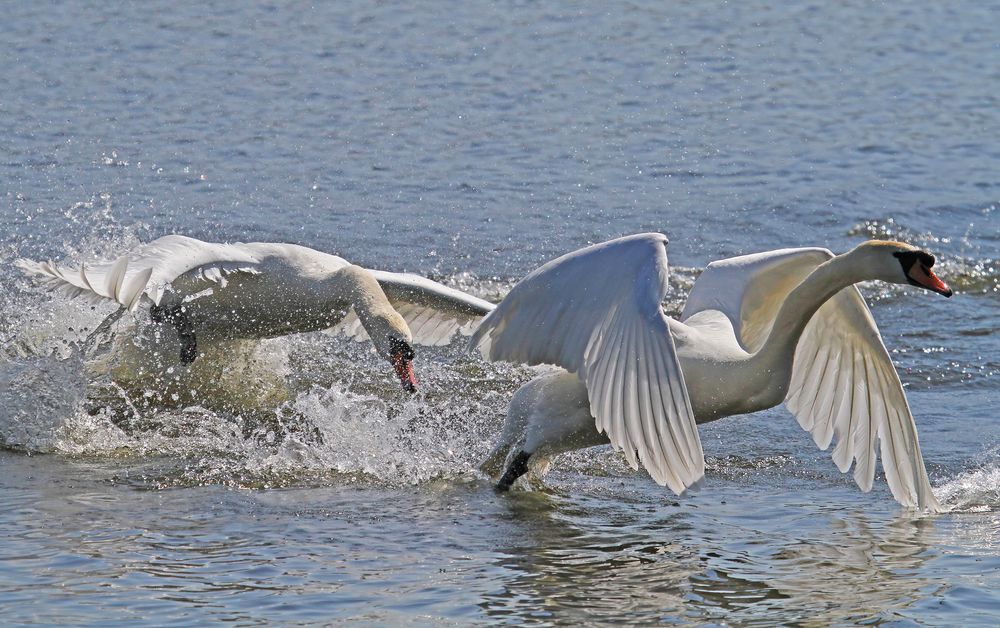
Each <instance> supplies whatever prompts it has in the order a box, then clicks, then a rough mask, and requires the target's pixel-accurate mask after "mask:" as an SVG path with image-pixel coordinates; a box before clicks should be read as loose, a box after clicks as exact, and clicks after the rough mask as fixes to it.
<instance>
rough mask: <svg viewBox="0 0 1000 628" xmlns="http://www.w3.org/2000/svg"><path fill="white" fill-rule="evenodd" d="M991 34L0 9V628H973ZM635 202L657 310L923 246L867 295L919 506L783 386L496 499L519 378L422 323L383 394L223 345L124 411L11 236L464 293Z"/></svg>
mask: <svg viewBox="0 0 1000 628" xmlns="http://www.w3.org/2000/svg"><path fill="white" fill-rule="evenodd" d="M998 23H1000V5H997V4H995V3H971V2H970V3H966V2H962V3H948V4H940V5H938V4H931V3H894V4H869V3H847V4H843V3H829V4H795V5H791V6H786V5H785V4H784V3H771V2H765V1H763V0H753V1H750V2H741V3H725V2H722V3H707V2H706V3H695V2H684V3H660V2H632V3H629V4H627V5H621V6H614V5H607V6H605V5H594V6H577V5H574V4H569V3H567V4H561V5H557V4H554V3H543V4H533V3H512V4H490V5H476V4H469V3H458V2H438V3H434V4H433V6H425V7H422V8H420V9H413V8H406V7H402V6H396V5H393V4H390V3H386V4H376V3H365V2H338V3H319V4H318V6H309V5H306V4H288V5H286V4H281V3H275V4H267V3H252V2H246V3H236V4H228V3H227V4H223V3H220V4H217V5H211V4H210V5H209V6H204V3H203V4H198V5H187V6H173V5H155V6H153V5H148V4H145V3H133V4H127V5H123V6H119V5H107V6H104V5H100V4H98V5H91V4H88V3H83V2H76V1H69V2H64V3H60V4H59V5H47V4H42V3H17V4H13V5H11V6H8V7H7V8H6V17H5V19H4V20H3V21H0V63H2V69H3V71H2V72H0V181H2V182H3V183H2V186H3V197H2V201H0V213H2V214H0V215H2V218H3V227H2V228H0V263H2V265H3V268H4V269H6V270H7V272H5V273H2V274H0V340H2V341H3V356H4V357H3V358H2V359H0V442H2V444H3V445H4V449H3V450H2V452H0V466H2V473H0V485H2V488H0V535H2V537H3V538H4V539H5V540H4V543H3V548H2V550H0V611H2V613H3V617H4V620H5V622H7V623H30V622H43V623H83V624H88V623H91V624H96V623H102V624H103V623H109V622H117V623H124V622H129V623H152V624H167V623H177V624H190V623H199V622H204V621H209V620H232V621H238V622H241V623H253V622H281V623H293V622H304V623H330V622H334V623H335V622H341V621H349V620H360V621H365V622H367V623H379V624H386V623H390V624H410V623H412V624H434V625H441V624H459V625H467V624H473V623H500V622H509V623H517V624H522V623H536V624H579V623H588V624H602V623H611V622H632V623H659V622H663V623H680V624H718V625H747V624H753V625H778V624H782V625H787V624H793V623H796V622H798V623H817V624H823V625H826V624H840V625H853V624H856V623H860V622H871V623H880V622H898V623H899V624H900V625H910V624H914V623H916V624H930V625H956V624H963V625H972V624H976V623H979V624H984V625H995V624H996V623H997V622H998V620H1000V598H998V596H997V593H996V592H997V591H998V590H1000V577H998V575H997V574H998V573H1000V570H998V568H1000V552H998V551H997V549H996V548H997V546H998V542H1000V518H998V514H997V513H998V511H1000V492H998V488H997V487H998V485H1000V428H998V425H997V421H996V412H995V410H994V409H995V408H996V406H997V404H1000V387H998V381H1000V358H998V357H997V356H998V355H1000V342H998V340H997V331H998V329H1000V314H998V305H1000V261H998V260H1000V177H998V174H997V173H1000V144H998V143H997V141H996V138H997V137H1000V97H998V96H997V93H1000V90H998V89H997V85H998V84H1000V44H998V39H997V36H996V35H997V29H996V24H998ZM639 231H662V232H664V233H666V234H667V235H668V236H669V237H670V245H669V249H668V254H669V257H670V262H671V266H672V273H673V275H672V279H671V280H672V287H673V289H672V291H671V293H670V295H669V300H668V303H667V304H666V305H667V309H668V310H670V311H673V312H677V311H678V310H679V309H680V308H681V307H682V305H683V302H684V295H685V294H686V291H687V289H688V288H689V287H690V284H691V282H692V281H693V279H694V278H695V277H696V276H697V272H698V269H700V268H702V267H703V266H704V265H705V264H706V263H707V262H709V261H711V260H713V259H718V258H721V257H726V256H730V255H734V254H740V253H746V252H754V251H760V250H767V249H773V248H780V247H787V246H805V245H809V246H816V245H819V246H826V247H829V248H831V249H833V250H835V251H840V250H845V249H846V248H848V247H850V246H853V245H854V244H855V243H857V242H859V241H860V240H862V239H864V238H866V237H883V238H886V237H888V238H893V239H903V240H906V241H908V242H911V243H914V244H917V245H919V246H922V247H925V248H927V249H928V250H930V251H932V252H934V253H935V254H936V255H937V256H938V259H939V267H940V272H939V274H940V275H941V276H942V278H943V279H945V280H946V281H948V282H949V283H950V284H951V285H952V286H953V287H954V288H956V290H957V292H958V294H957V295H956V296H955V297H954V298H952V299H950V300H945V299H941V298H938V297H935V296H934V295H930V294H928V293H923V292H920V293H918V292H917V291H916V290H912V289H908V288H899V287H892V288H887V287H885V286H877V285H869V286H864V288H863V291H864V292H865V294H866V296H867V297H868V298H869V301H870V303H871V304H872V309H873V313H874V315H875V317H876V319H877V320H878V322H879V324H880V326H881V329H882V334H883V337H884V339H885V342H886V344H887V346H888V347H889V349H890V352H891V353H892V356H893V359H894V360H895V361H896V363H897V366H898V369H899V372H900V377H901V379H902V381H903V383H904V385H905V386H906V390H907V395H908V398H909V400H910V403H911V405H912V407H913V409H914V414H915V416H916V420H917V424H918V427H919V430H920V437H921V445H922V449H923V452H924V457H925V460H926V461H927V465H928V471H929V474H930V476H931V481H932V484H933V485H934V487H935V490H936V492H937V493H938V496H939V497H940V498H942V499H943V501H945V502H946V503H948V504H949V505H951V506H953V507H954V508H955V511H954V512H952V513H950V514H946V515H942V516H938V517H924V518H920V517H915V516H913V515H912V514H911V513H906V512H905V511H902V510H900V509H899V508H898V507H897V506H896V504H895V502H893V501H892V500H891V497H890V495H889V492H888V490H887V489H886V487H885V483H884V480H883V479H882V478H881V476H878V477H877V478H876V485H875V488H874V490H873V491H872V492H871V493H870V494H863V493H861V492H859V491H858V490H857V488H856V487H855V486H854V485H853V484H852V483H851V480H850V477H849V476H841V475H840V474H839V473H838V472H837V471H836V468H835V467H834V466H833V465H832V464H831V462H830V460H829V458H828V454H826V453H823V452H819V451H816V450H815V447H814V446H813V444H812V443H811V440H810V438H809V436H808V434H806V433H804V432H802V431H801V430H800V429H799V428H798V426H797V425H796V424H795V422H794V419H792V418H791V416H790V415H789V414H788V413H787V412H786V411H785V410H784V409H782V408H775V409H773V410H770V411H767V412H764V413H760V414H758V415H754V416H749V417H734V418H731V419H727V420H724V421H721V422H719V423H715V424H712V425H709V426H706V427H705V428H703V429H702V439H703V442H704V446H705V451H706V454H707V456H708V473H707V478H706V482H705V485H704V487H702V488H701V490H699V491H698V492H696V493H694V494H692V495H689V496H685V497H683V498H675V497H674V496H673V495H672V494H670V493H669V492H667V491H666V490H665V489H662V488H661V487H658V486H657V485H655V484H654V483H653V482H652V481H651V480H650V479H649V477H648V476H647V475H645V474H644V473H642V472H640V473H633V472H632V471H631V470H630V469H628V467H627V466H626V465H625V464H624V462H623V460H622V459H621V458H620V456H618V455H616V454H613V453H611V452H608V451H605V450H601V449H597V450H591V451H586V452H580V453H576V454H573V455H571V456H567V457H564V458H561V459H559V460H557V461H556V463H555V465H554V469H553V471H552V472H551V473H550V474H549V475H548V476H546V477H545V479H544V480H542V481H540V482H537V483H536V484H535V486H534V490H531V491H521V492H515V493H513V494H511V495H510V496H509V497H502V498H500V497H497V496H496V495H495V494H494V493H493V492H492V491H491V490H490V488H489V485H488V484H487V482H486V480H485V478H483V477H482V476H481V475H480V474H478V472H477V471H476V464H477V462H478V460H479V459H480V458H481V457H482V455H483V454H484V453H485V452H486V451H488V450H489V448H490V446H491V445H492V441H493V439H494V438H495V437H496V435H497V434H498V431H499V427H500V424H501V420H502V414H503V411H504V409H505V407H506V402H507V400H508V399H509V397H510V394H511V393H512V392H513V390H514V389H516V387H517V386H518V385H519V384H520V383H521V382H523V381H525V380H526V379H527V378H528V377H530V373H529V372H528V371H526V370H524V369H519V368H514V367H509V366H499V365H484V364H482V363H481V362H480V361H479V360H478V359H474V358H469V357H467V356H465V355H464V354H463V353H462V351H461V348H458V347H455V348H449V349H445V350H435V351H427V350H425V351H422V352H421V355H420V357H419V359H418V369H420V371H419V373H418V375H419V377H420V378H421V381H422V382H423V383H425V386H424V387H425V390H426V391H427V392H426V393H425V394H424V395H423V396H421V397H418V398H416V399H403V398H402V397H400V396H398V395H397V394H395V393H394V392H392V391H391V390H390V388H389V387H388V386H385V385H383V384H384V383H385V382H383V381H382V380H384V379H386V378H387V375H386V374H385V373H384V370H385V369H384V368H383V367H382V366H381V365H380V364H377V363H376V360H375V359H374V358H373V357H372V356H371V355H369V354H368V353H367V352H366V351H365V350H364V347H358V346H355V345H353V344H351V343H348V342H346V341H343V340H340V339H337V338H332V337H329V336H326V335H322V334H313V335H306V336H300V337H293V338H286V339H279V340H274V341H268V342H266V343H265V344H264V346H263V347H262V348H261V349H259V350H258V351H257V353H252V354H248V355H244V354H239V355H235V356H230V357H231V358H232V360H231V362H230V363H228V364H227V363H221V362H220V364H218V365H217V366H218V369H219V370H218V373H217V375H218V378H217V379H213V382H214V383H216V384H217V387H216V389H214V390H213V392H212V394H213V395H216V396H215V397H210V398H205V397H204V396H203V398H202V399H201V400H200V401H199V402H198V403H194V402H189V401H185V400H183V399H182V400H180V401H178V402H177V403H175V404H173V406H172V407H161V406H159V405H157V404H147V405H142V404H139V405H136V404H135V403H133V402H134V401H135V399H134V398H129V397H128V394H127V393H126V392H125V391H122V390H120V389H119V388H116V386H117V384H116V382H115V381H114V378H111V379H109V378H107V377H98V376H95V375H94V369H93V368H92V365H87V364H85V363H83V362H81V361H80V360H79V356H78V353H77V352H75V350H74V346H75V343H76V342H77V341H79V340H80V339H81V338H82V336H84V335H85V332H84V331H82V330H83V329H84V328H88V327H92V326H93V325H94V324H96V322H98V321H100V320H101V318H102V317H103V316H104V315H105V314H107V313H108V312H110V311H111V310H110V307H103V308H102V307H98V308H96V309H94V308H91V307H90V306H88V305H86V304H83V303H79V302H66V301H64V300H63V299H61V298H59V297H57V296H52V295H48V294H45V293H43V292H41V291H40V290H38V289H37V288H35V287H33V286H32V285H31V284H30V283H29V282H27V281H26V280H25V279H24V278H22V277H21V276H20V275H19V274H18V273H17V272H16V270H15V269H13V268H12V266H11V262H12V261H13V260H14V259H16V258H18V257H29V258H33V259H43V258H53V259H64V258H69V259H75V260H79V259H87V258H92V257H103V258H109V257H113V256H115V255H116V254H118V253H120V252H121V251H123V250H125V249H126V248H127V247H129V246H131V245H134V244H135V243H137V242H139V241H144V240H149V239H152V238H154V237H157V236H160V235H163V234H166V233H183V234H187V235H191V236H195V237H200V238H203V239H206V240H215V241H222V240H241V241H253V240H261V241H287V242H296V243H300V244H306V245H309V246H313V247H316V248H319V249H322V250H326V251H330V252H334V253H337V254H339V255H342V256H344V257H347V258H348V259H350V260H352V261H354V262H356V263H359V264H362V265H365V266H369V267H374V268H380V269H386V270H394V271H402V270H407V271H412V272H418V273H421V274H425V275H428V276H431V277H434V278H436V279H438V280H441V281H444V282H446V283H449V284H450V285H454V286H457V287H460V288H463V289H465V290H468V291H470V292H472V293H474V294H477V295H479V296H483V297H485V298H489V299H492V300H497V299H499V298H500V297H501V296H502V295H503V294H504V293H505V291H506V290H507V289H509V287H510V285H511V284H512V283H513V282H514V281H516V280H517V279H518V278H520V277H521V276H523V275H524V274H525V273H526V272H528V271H530V270H531V269H533V268H535V267H536V266H538V265H539V264H541V263H542V262H544V261H546V260H548V259H550V258H551V257H553V256H556V255H559V254H562V253H565V252H568V251H571V250H574V249H576V248H579V247H581V246H584V245H586V244H588V243H590V242H595V241H600V240H603V239H607V238H610V237H615V236H619V235H623V234H628V233H634V232H639ZM937 268H938V267H936V269H937ZM255 369H256V370H255ZM248 372H250V373H253V376H252V377H250V378H249V379H248V378H247V376H246V373H248ZM386 381H387V380H386ZM153 392H155V391H153ZM223 401H224V402H225V403H223ZM213 402H218V403H213ZM316 434H318V435H319V436H320V437H315V435H316Z"/></svg>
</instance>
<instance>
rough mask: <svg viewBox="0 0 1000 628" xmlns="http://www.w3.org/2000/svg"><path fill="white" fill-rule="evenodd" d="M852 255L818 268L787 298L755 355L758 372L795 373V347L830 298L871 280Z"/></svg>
mask: <svg viewBox="0 0 1000 628" xmlns="http://www.w3.org/2000/svg"><path fill="white" fill-rule="evenodd" d="M852 253H854V251H849V252H847V253H844V254H843V255H838V256H836V257H834V258H832V259H830V260H828V261H826V262H824V263H822V264H820V265H819V266H817V267H816V269H815V270H814V271H813V272H811V273H810V274H809V275H808V276H807V277H806V278H805V279H804V280H803V281H802V283H800V284H799V285H798V286H796V287H795V289H793V290H792V291H791V292H790V293H789V294H788V296H787V297H786V298H785V301H784V303H782V304H781V307H780V308H779V309H778V314H777V316H776V317H775V319H774V325H773V326H772V327H771V332H770V333H769V334H768V337H767V340H766V341H765V342H764V344H763V345H762V346H761V348H760V349H759V350H758V351H757V352H756V353H755V354H754V355H753V358H752V359H753V361H754V362H756V363H757V365H758V368H763V369H767V370H769V371H771V372H774V371H776V370H788V371H789V375H790V372H791V365H792V359H793V358H794V356H795V347H796V346H797V345H798V343H799V338H801V337H802V332H803V331H805V328H806V325H808V324H809V321H810V320H811V319H812V317H813V314H815V313H816V311H817V310H819V308H820V307H822V306H823V304H824V303H826V302H827V301H828V300H829V299H830V298H832V297H833V296H834V295H835V294H837V293H838V292H840V291H841V290H843V289H844V288H846V287H848V286H850V285H852V284H855V283H857V282H859V281H865V280H867V279H871V278H872V277H870V276H868V274H867V273H866V269H865V267H864V265H863V264H861V263H860V261H859V260H858V259H857V256H856V255H852Z"/></svg>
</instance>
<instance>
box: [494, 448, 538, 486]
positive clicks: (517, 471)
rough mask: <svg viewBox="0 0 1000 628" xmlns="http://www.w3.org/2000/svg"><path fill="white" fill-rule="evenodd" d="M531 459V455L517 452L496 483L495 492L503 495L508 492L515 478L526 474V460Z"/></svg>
mask: <svg viewBox="0 0 1000 628" xmlns="http://www.w3.org/2000/svg"><path fill="white" fill-rule="evenodd" d="M529 458H531V454H529V453H527V452H524V451H519V452H517V455H515V456H514V459H513V460H511V461H510V466H509V467H507V470H506V471H504V474H503V476H501V477H500V481H499V482H497V487H496V488H497V490H498V491H500V492H502V493H504V492H507V491H509V490H510V487H511V485H512V484H514V482H516V481H517V478H519V477H521V476H522V475H524V474H525V473H527V472H528V459H529Z"/></svg>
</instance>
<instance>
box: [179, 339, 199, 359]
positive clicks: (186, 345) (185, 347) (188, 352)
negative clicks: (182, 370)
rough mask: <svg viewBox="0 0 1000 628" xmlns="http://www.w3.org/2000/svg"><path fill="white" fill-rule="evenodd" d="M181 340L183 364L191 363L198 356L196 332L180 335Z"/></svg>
mask: <svg viewBox="0 0 1000 628" xmlns="http://www.w3.org/2000/svg"><path fill="white" fill-rule="evenodd" d="M178 338H180V341H181V364H191V363H192V362H194V359H195V358H196V357H198V342H197V341H196V340H195V337H194V334H180V335H178Z"/></svg>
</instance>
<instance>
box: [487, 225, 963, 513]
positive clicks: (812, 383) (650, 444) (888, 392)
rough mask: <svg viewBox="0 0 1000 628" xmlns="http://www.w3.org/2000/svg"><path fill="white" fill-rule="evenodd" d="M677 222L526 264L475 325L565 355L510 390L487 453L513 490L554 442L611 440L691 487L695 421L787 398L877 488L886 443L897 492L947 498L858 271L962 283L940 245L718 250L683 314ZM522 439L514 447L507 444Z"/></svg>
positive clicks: (546, 355)
mask: <svg viewBox="0 0 1000 628" xmlns="http://www.w3.org/2000/svg"><path fill="white" fill-rule="evenodd" d="M666 245H667V238H666V237H665V236H664V235H662V234H659V233H646V234H639V235H633V236H628V237H624V238H619V239H616V240H611V241H608V242H605V243H602V244H596V245H594V246H590V247H587V248H584V249H581V250H579V251H576V252H573V253H570V254H568V255H564V256H562V257H560V258H558V259H555V260H553V261H551V262H549V263H547V264H545V265H544V266H541V267H540V268H538V269H537V270H535V271H534V272H532V273H530V274H529V275H528V276H527V277H525V278H524V279H523V280H521V282H520V283H518V284H517V285H516V286H514V288H513V289H512V290H511V291H510V293H509V294H508V295H507V296H506V297H505V298H504V299H503V300H502V301H501V302H500V304H499V305H498V306H497V307H496V309H494V310H493V312H492V313H490V314H489V315H488V316H487V317H486V318H485V319H483V321H482V322H481V323H480V325H479V327H478V328H477V330H476V331H475V332H474V333H473V334H472V337H471V338H470V345H469V349H470V351H473V350H475V349H476V348H478V349H479V350H480V351H481V352H482V353H483V355H484V356H485V357H486V358H487V359H489V360H503V361H509V362H521V363H525V364H530V365H538V364H551V365H555V366H557V367H560V368H558V369H556V370H553V371H552V372H548V373H546V374H544V375H541V376H540V377H537V378H536V379H534V380H532V381H530V382H528V383H527V384H525V385H524V386H523V387H521V388H520V389H519V390H518V391H517V392H516V393H515V395H514V396H513V398H512V400H511V403H510V407H509V409H508V413H507V418H506V423H505V425H504V429H503V432H502V434H501V437H500V440H499V443H498V444H497V446H496V447H495V448H494V450H493V451H492V453H491V454H490V455H489V456H488V457H487V458H486V460H485V461H484V463H483V465H482V468H483V470H484V471H485V472H487V473H489V474H490V475H492V476H493V477H496V476H497V475H500V473H499V472H500V471H504V463H505V462H507V459H508V458H511V460H510V462H509V463H508V464H507V465H506V470H505V471H504V472H503V474H502V475H501V476H500V479H499V482H498V483H497V488H498V489H499V490H507V489H508V488H509V487H510V486H511V484H512V483H513V482H514V481H515V480H516V479H517V478H518V477H519V476H520V475H522V474H524V473H525V472H526V471H527V470H528V468H529V462H530V463H531V465H534V466H536V467H537V468H538V469H539V470H540V471H541V472H544V470H545V469H546V468H547V467H548V462H549V459H550V458H551V456H553V455H554V454H556V453H560V452H563V451H569V450H572V449H577V448H582V447H588V446H592V445H597V444H602V443H608V442H609V441H610V443H611V444H612V445H613V446H614V447H615V448H616V449H620V450H623V451H624V454H625V458H626V459H627V460H628V462H629V464H630V465H631V466H632V467H633V468H638V463H639V462H640V461H641V462H642V464H643V466H644V467H645V468H646V470H647V471H648V472H649V473H650V475H651V476H652V477H653V479H654V480H656V481H657V482H658V483H659V484H661V485H666V486H668V487H669V488H670V489H672V490H673V491H674V492H675V493H677V494H678V495H680V494H681V493H683V492H684V490H685V489H686V488H687V487H689V486H691V485H692V484H694V483H695V482H697V481H699V480H700V479H701V478H702V477H703V475H704V469H705V464H704V454H703V453H702V448H701V442H700V440H699V437H698V431H697V427H696V424H698V423H707V422H709V421H715V420H717V419H721V418H723V417H726V416H730V415H734V414H745V413H750V412H757V411H759V410H764V409H766V408H770V407H773V406H776V405H778V404H779V403H781V402H782V401H784V402H785V405H786V407H787V408H788V409H789V410H790V411H791V413H792V414H793V415H794V416H795V417H796V419H797V420H798V422H799V424H800V425H801V426H802V427H803V428H805V429H806V430H808V431H809V432H810V433H811V434H812V437H813V440H814V441H815V442H816V444H817V445H818V446H819V447H820V448H821V449H823V450H825V449H827V447H828V446H829V445H830V443H831V440H832V439H833V438H834V437H836V439H837V445H836V447H835V448H834V450H833V460H834V462H835V463H836V464H837V466H838V467H839V469H840V470H841V472H846V471H847V470H848V469H849V468H850V467H851V464H852V462H854V463H856V465H855V469H854V479H855V481H856V482H857V484H858V486H859V487H860V488H861V489H862V490H864V491H868V490H870V489H871V487H872V481H873V479H874V474H875V459H876V457H875V443H876V440H879V441H881V455H882V466H883V468H884V470H885V476H886V480H887V482H888V484H889V488H890V490H891V491H892V494H893V496H894V497H895V499H896V500H897V501H898V502H899V503H901V504H902V505H904V506H906V507H912V508H919V509H921V510H928V511H940V510H941V506H940V504H939V503H938V502H937V500H936V499H935V497H934V493H933V492H932V491H931V487H930V483H929V481H928V478H927V472H926V470H925V468H924V463H923V459H922V458H921V455H920V446H919V444H918V442H917V430H916V426H915V425H914V421H913V415H912V414H911V412H910V408H909V405H908V404H907V401H906V397H905V395H904V394H903V388H902V385H901V383H900V381H899V377H898V376H897V374H896V371H895V369H894V368H893V366H892V362H891V361H890V359H889V354H888V353H887V351H886V349H885V346H884V345H883V343H882V339H881V336H880V335H879V332H878V328H877V327H876V325H875V320H874V319H873V318H872V315H871V313H870V312H869V310H868V307H867V306H866V304H865V302H864V300H863V298H862V297H861V293H860V292H859V291H858V289H857V287H856V286H855V285H854V284H856V283H857V282H860V281H869V280H881V281H886V282H890V283H897V284H912V285H915V286H919V287H921V288H926V289H928V290H931V291H933V292H936V293H938V294H941V295H944V296H946V297H950V296H951V294H952V291H951V289H950V288H949V287H948V286H947V285H946V284H945V283H944V282H942V281H941V280H940V279H939V278H938V277H937V276H936V275H935V274H934V273H933V272H932V271H931V266H933V265H934V257H933V256H932V255H931V254H929V253H927V252H925V251H922V250H919V249H917V248H916V247H913V246H910V245H907V244H903V243H900V242H885V241H868V242H864V243H862V244H860V245H858V246H857V247H855V248H854V249H852V250H850V251H848V252H847V253H844V254H842V255H834V254H833V253H831V252H830V251H828V250H826V249H822V248H795V249H782V250H777V251H768V252H765V253H757V254H753V255H744V256H741V257H735V258H731V259H724V260H719V261H715V262H712V263H711V264H709V265H708V267H707V268H706V269H705V271H704V272H703V273H702V274H701V275H700V276H699V278H698V280H697V281H696V282H695V284H694V286H693V288H692V290H691V293H690V294H689V296H688V300H687V304H686V306H685V307H684V310H683V312H682V314H681V316H680V320H674V319H671V318H668V317H667V316H665V315H664V313H663V311H662V310H661V308H660V303H661V301H662V300H663V298H664V295H665V294H666V290H667V256H666ZM511 453H513V456H511V455H510V454H511Z"/></svg>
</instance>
